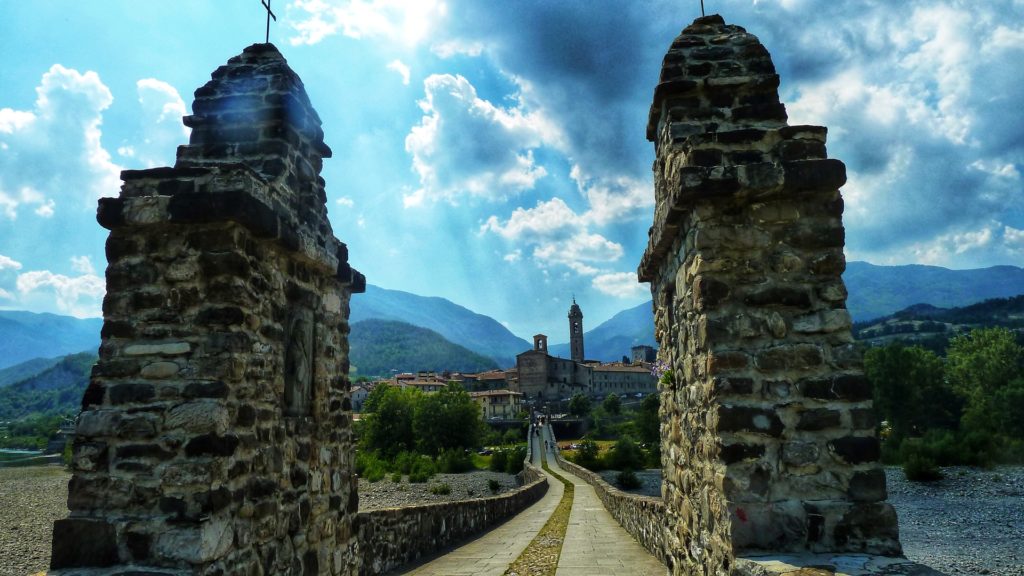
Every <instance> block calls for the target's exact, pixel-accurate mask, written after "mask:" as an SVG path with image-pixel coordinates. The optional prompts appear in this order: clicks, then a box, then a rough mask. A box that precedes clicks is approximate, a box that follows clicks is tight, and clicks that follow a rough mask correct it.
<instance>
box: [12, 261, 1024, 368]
mask: <svg viewBox="0 0 1024 576" xmlns="http://www.w3.org/2000/svg"><path fill="white" fill-rule="evenodd" d="M843 278H844V279H845V281H846V286H847V291H848V292H849V299H848V301H847V306H848V308H849V310H850V313H851V315H852V316H853V318H854V320H855V321H857V322H864V321H867V320H870V319H872V318H878V317H882V316H885V315H887V314H892V313H894V312H897V311H899V310H902V309H904V308H907V307H909V306H912V305H915V304H930V305H933V306H938V307H953V306H966V305H969V304H973V303H976V302H980V301H982V300H986V299H990V298H1008V297H1011V296H1016V295H1018V294H1024V269H1022V268H1018V267H1016V266H994V267H991V268H983V269H977V270H949V269H946V268H941V267H938V266H921V265H909V266H877V265H874V264H869V263H867V262H850V263H849V264H848V266H847V269H846V273H845V274H844V276H843ZM371 319H374V320H388V321H396V322H405V323H407V324H410V325H413V326H418V327H420V328H426V329H428V330H431V331H433V332H435V333H436V334H437V335H439V336H440V337H442V338H443V339H445V340H447V341H448V342H450V343H451V344H454V345H458V346H462V347H463V348H465V349H468V350H470V351H472V352H474V353H476V354H479V355H481V356H484V357H487V358H490V359H493V360H494V362H495V363H496V364H497V365H498V366H499V367H502V368H508V367H511V366H514V365H515V356H516V355H517V354H519V353H520V352H523V351H526V350H529V349H530V348H531V347H532V345H531V344H530V343H529V342H527V341H526V340H524V339H522V338H519V337H518V336H516V335H515V334H513V333H512V332H510V331H509V330H508V329H507V328H505V327H504V326H503V325H502V324H501V323H499V322H498V321H496V320H494V319H493V318H490V317H488V316H484V315H482V314H477V313H475V312H473V311H472V310H469V309H467V308H465V307H463V306H459V305H458V304H455V303H454V302H451V301H450V300H446V299H444V298H437V297H426V296H418V295H416V294H411V293H409V292H402V291H399V290H388V289H385V288H380V287H378V286H372V285H370V286H367V289H366V293H365V294H358V295H356V296H354V297H353V298H352V303H351V316H350V321H351V322H352V324H353V327H354V326H355V324H357V323H359V322H362V321H365V320H371ZM101 325H102V320H100V319H98V318H90V319H84V320H83V319H78V318H71V317H67V316H58V315H55V314H34V313H30V312H17V311H0V386H3V385H4V384H5V383H7V384H10V383H12V382H14V381H17V380H19V379H22V378H24V377H26V376H29V375H31V374H33V373H39V372H41V371H43V370H45V369H47V368H48V367H50V366H52V362H50V363H47V361H43V360H38V361H37V362H36V363H35V364H34V365H24V366H20V367H18V368H17V370H16V371H15V372H8V371H6V370H4V369H6V368H9V367H13V366H15V365H20V364H22V363H23V362H26V361H28V360H32V359H43V358H56V357H59V356H63V355H66V354H70V353H75V352H82V351H89V352H93V351H95V350H96V349H97V348H98V346H99V331H100V327H101ZM566 332H568V326H566ZM392 333H394V332H392ZM653 334H654V322H653V315H652V309H651V302H650V301H647V302H645V303H643V304H640V305H638V306H635V307H633V308H629V309H627V310H623V311H622V312H619V313H618V314H616V315H615V316H613V317H612V318H610V319H608V320H607V321H605V322H603V323H600V324H598V325H597V326H595V327H594V328H592V329H590V330H589V331H587V332H585V334H584V341H585V348H586V357H587V358H588V359H595V360H603V361H614V360H619V359H621V358H622V356H624V355H628V354H629V353H630V348H631V347H632V346H635V345H637V344H648V345H654V338H653ZM549 336H551V337H552V339H559V335H557V334H555V335H549ZM430 340H431V341H433V337H430ZM367 342H369V340H367ZM435 344H436V342H435ZM361 346H365V344H362V343H360V341H359V340H358V339H356V340H354V341H353V346H352V348H353V351H352V354H353V357H356V356H358V355H360V354H363V353H364V352H366V351H365V350H360V347H361ZM431 346H434V344H431ZM436 349H437V350H441V349H444V350H446V352H445V353H446V354H447V353H448V352H450V349H449V348H447V347H444V346H442V347H440V348H436ZM550 351H551V352H552V353H553V354H555V355H560V356H563V357H567V356H568V355H569V349H568V344H560V343H555V344H552V345H551V346H550ZM363 358H364V360H362V362H363V364H364V365H365V364H366V362H367V361H366V360H365V356H364V357H363ZM353 364H355V365H356V366H357V367H358V366H359V364H358V363H356V362H353ZM392 368H394V367H392Z"/></svg>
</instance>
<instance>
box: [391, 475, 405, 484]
mask: <svg viewBox="0 0 1024 576" xmlns="http://www.w3.org/2000/svg"><path fill="white" fill-rule="evenodd" d="M391 481H392V482H394V483H395V484H398V483H399V482H401V481H402V473H401V472H395V473H393V474H392V475H391Z"/></svg>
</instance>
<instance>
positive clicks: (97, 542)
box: [50, 518, 118, 568]
mask: <svg viewBox="0 0 1024 576" xmlns="http://www.w3.org/2000/svg"><path fill="white" fill-rule="evenodd" d="M117 561H118V556H117V532H116V530H115V528H114V526H113V525H112V524H110V523H109V522H107V521H105V520H97V519H94V518H64V519H62V520H57V521H55V522H54V523H53V550H52V553H51V555H50V568H106V567H108V566H113V565H114V564H116V563H117Z"/></svg>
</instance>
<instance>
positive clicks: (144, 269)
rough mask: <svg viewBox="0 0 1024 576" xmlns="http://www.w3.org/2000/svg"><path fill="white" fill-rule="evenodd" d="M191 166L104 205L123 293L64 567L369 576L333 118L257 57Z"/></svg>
mask: <svg viewBox="0 0 1024 576" xmlns="http://www.w3.org/2000/svg"><path fill="white" fill-rule="evenodd" d="M195 95H196V100H195V102H194V103H193V106H192V108H193V112H194V115H193V116H188V117H186V118H185V119H184V121H185V124H186V125H188V126H191V127H192V128H193V130H192V136H191V140H190V143H189V145H187V146H182V147H180V148H179V150H178V160H177V163H176V164H175V166H174V167H173V168H155V169H151V170H127V171H125V172H123V173H122V179H123V180H124V185H123V187H122V189H121V194H120V197H118V198H105V199H102V200H100V205H99V211H98V215H97V219H98V220H99V222H100V224H101V225H103V226H104V227H106V228H108V229H109V230H110V236H109V238H108V240H107V247H106V250H107V261H108V267H107V295H106V298H105V299H104V303H103V314H104V324H103V333H102V344H101V347H100V359H99V362H98V363H97V364H96V366H95V367H94V369H93V372H92V379H91V382H90V385H89V387H88V389H87V390H86V392H85V396H84V398H83V400H82V409H83V411H82V414H81V416H80V417H79V420H78V424H77V428H76V431H75V432H76V437H75V442H74V448H73V468H74V476H73V477H72V479H71V482H70V486H69V495H68V508H69V509H70V515H69V517H68V518H67V519H63V520H58V521H57V522H56V523H55V524H54V531H53V534H54V537H53V555H52V560H51V566H52V568H54V569H68V570H66V572H65V571H62V570H57V571H56V572H54V573H55V574H59V573H75V574H78V573H81V569H82V568H86V567H102V570H101V572H102V573H104V574H118V573H121V572H122V571H124V572H131V571H132V570H136V571H137V572H131V573H142V571H138V570H141V569H143V568H144V569H145V573H147V574H149V573H157V572H150V571H149V570H158V569H159V570H160V571H159V573H161V574H163V573H170V574H178V573H180V574H193V573H194V574H246V575H250V574H306V575H310V574H314V575H315V574H331V575H337V574H354V573H355V572H356V571H357V569H358V554H357V551H356V535H355V531H354V530H353V519H354V518H355V514H356V512H357V504H358V496H357V494H356V484H355V477H354V474H353V456H354V451H353V445H352V436H351V406H350V400H349V381H348V377H347V373H348V313H349V298H350V295H351V294H352V293H354V292H361V291H362V290H363V288H364V285H365V280H364V279H363V277H362V275H360V274H359V273H358V272H356V271H354V270H353V269H352V268H350V267H349V265H348V254H347V251H346V247H345V245H344V244H342V243H341V242H339V241H338V240H337V239H336V238H335V237H334V235H333V232H332V230H331V225H330V223H329V222H328V220H327V210H326V205H325V199H326V197H325V193H324V181H323V179H322V178H321V177H320V176H319V173H320V169H321V166H322V158H325V157H329V156H330V154H331V151H330V149H329V148H328V147H327V146H326V145H325V144H324V142H323V132H322V130H321V129H320V119H319V117H318V116H317V114H316V112H315V111H314V110H313V108H312V106H311V105H310V103H309V99H308V97H307V96H306V93H305V89H304V88H303V86H302V82H301V81H300V80H299V78H298V76H296V75H295V73H294V72H293V71H292V70H291V69H290V68H289V67H288V65H287V63H286V62H285V60H284V58H283V57H282V56H281V54H280V53H279V52H278V51H277V49H276V48H275V47H274V46H273V45H270V44H257V45H254V46H250V47H249V48H246V49H245V51H244V52H243V53H242V54H241V55H239V56H236V57H234V58H232V59H231V60H230V61H229V62H228V64H227V65H226V66H222V67H220V68H218V69H217V70H216V71H215V72H214V73H213V79H212V80H211V81H210V82H209V83H207V84H206V85H205V86H203V87H202V88H200V89H198V90H196V93H195Z"/></svg>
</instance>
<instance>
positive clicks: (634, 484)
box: [615, 470, 643, 490]
mask: <svg viewBox="0 0 1024 576" xmlns="http://www.w3.org/2000/svg"><path fill="white" fill-rule="evenodd" d="M615 483H616V484H618V485H619V488H622V489H623V490H633V489H636V488H639V487H640V486H642V485H643V483H642V482H640V479H639V478H637V477H636V472H633V471H632V470H623V471H622V472H619V473H618V474H617V475H616V476H615Z"/></svg>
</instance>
